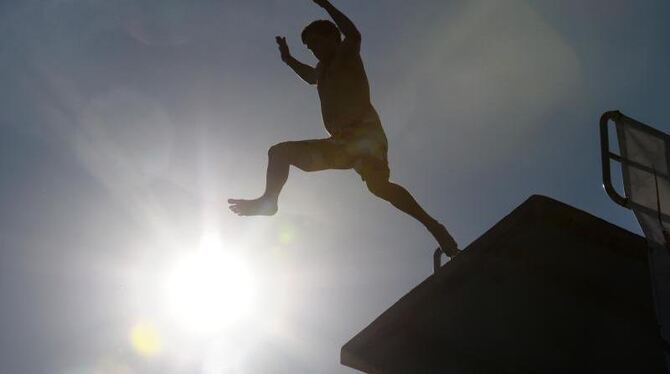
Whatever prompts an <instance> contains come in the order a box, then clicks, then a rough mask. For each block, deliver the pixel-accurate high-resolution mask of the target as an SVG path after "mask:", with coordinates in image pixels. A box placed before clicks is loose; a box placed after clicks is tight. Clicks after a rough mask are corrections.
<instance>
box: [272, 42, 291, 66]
mask: <svg viewBox="0 0 670 374" xmlns="http://www.w3.org/2000/svg"><path fill="white" fill-rule="evenodd" d="M275 40H276V41H277V45H278V46H279V53H280V54H281V59H282V61H284V62H286V60H287V59H288V58H289V57H291V52H289V50H288V44H286V37H283V36H277V37H275Z"/></svg>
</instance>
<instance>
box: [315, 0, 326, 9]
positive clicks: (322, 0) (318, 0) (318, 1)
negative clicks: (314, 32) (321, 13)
mask: <svg viewBox="0 0 670 374" xmlns="http://www.w3.org/2000/svg"><path fill="white" fill-rule="evenodd" d="M313 1H314V3H315V4H316V5H318V6H320V7H321V8H323V7H325V6H326V5H328V0H313Z"/></svg>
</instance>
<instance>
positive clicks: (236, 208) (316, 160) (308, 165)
mask: <svg viewBox="0 0 670 374" xmlns="http://www.w3.org/2000/svg"><path fill="white" fill-rule="evenodd" d="M340 154H342V151H341V149H339V148H338V146H337V145H335V144H333V143H332V142H330V140H329V139H319V140H302V141H293V142H283V143H279V144H275V145H273V146H272V147H270V149H269V150H268V169H267V173H266V180H265V192H264V193H263V195H262V196H261V197H259V198H257V199H253V200H241V199H229V200H228V203H230V204H231V206H230V210H232V211H233V212H235V213H237V214H238V215H241V216H259V215H261V216H271V215H273V214H275V213H277V200H278V198H279V193H280V192H281V190H282V187H284V184H285V183H286V180H287V179H288V174H289V168H290V166H291V165H294V166H296V167H298V168H299V169H301V170H303V171H317V170H325V169H342V168H348V167H350V166H349V165H347V164H346V163H348V162H349V161H348V160H340V159H339V158H338V157H337V156H338V155H340ZM340 164H342V165H340Z"/></svg>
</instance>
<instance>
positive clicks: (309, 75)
mask: <svg viewBox="0 0 670 374" xmlns="http://www.w3.org/2000/svg"><path fill="white" fill-rule="evenodd" d="M275 40H276V41H277V44H278V45H279V53H281V59H282V61H284V62H285V63H286V65H288V66H289V67H290V68H291V69H293V71H295V73H296V74H298V76H300V78H302V80H304V81H305V82H307V83H309V84H316V80H317V79H316V69H314V68H313V67H311V66H309V65H306V64H303V63H302V62H300V61H298V60H296V59H295V58H294V57H293V56H291V53H290V52H289V50H288V45H287V44H286V38H284V37H279V36H277V37H276V38H275Z"/></svg>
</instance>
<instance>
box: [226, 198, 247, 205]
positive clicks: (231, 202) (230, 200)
mask: <svg viewBox="0 0 670 374" xmlns="http://www.w3.org/2000/svg"><path fill="white" fill-rule="evenodd" d="M243 201H244V200H241V199H228V204H239V203H241V202H243Z"/></svg>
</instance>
